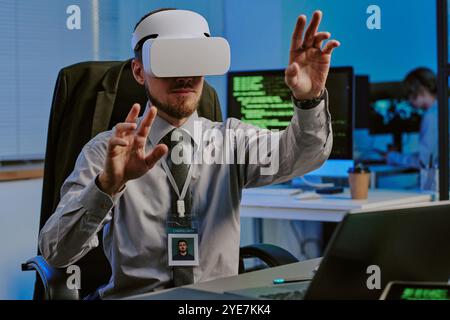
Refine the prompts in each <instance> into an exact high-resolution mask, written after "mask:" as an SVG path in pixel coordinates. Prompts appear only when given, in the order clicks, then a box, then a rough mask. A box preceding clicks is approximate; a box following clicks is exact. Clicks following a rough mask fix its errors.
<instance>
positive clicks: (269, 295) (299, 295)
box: [229, 281, 311, 300]
mask: <svg viewBox="0 0 450 320" xmlns="http://www.w3.org/2000/svg"><path fill="white" fill-rule="evenodd" d="M310 283H311V281H302V282H296V283H286V284H280V285H271V286H265V287H257V288H248V289H241V290H234V291H230V292H229V293H232V294H236V295H240V296H245V297H249V298H252V299H265V300H303V299H304V297H305V294H306V291H307V290H308V287H309V284H310Z"/></svg>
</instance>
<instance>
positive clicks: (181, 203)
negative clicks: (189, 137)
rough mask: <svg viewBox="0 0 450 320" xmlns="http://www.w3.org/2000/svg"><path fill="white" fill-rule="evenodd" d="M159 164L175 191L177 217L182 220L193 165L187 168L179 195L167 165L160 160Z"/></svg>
mask: <svg viewBox="0 0 450 320" xmlns="http://www.w3.org/2000/svg"><path fill="white" fill-rule="evenodd" d="M150 145H151V146H152V147H153V144H152V143H151V142H150ZM195 155H196V154H195V153H194V159H195ZM168 156H169V155H168ZM161 163H162V166H163V169H164V171H165V172H166V175H167V178H169V182H170V184H171V185H172V188H173V190H174V191H175V193H176V194H177V196H178V200H177V213H178V217H179V218H184V214H185V212H186V207H185V204H184V198H185V197H186V192H187V189H188V187H189V185H190V184H191V180H192V171H193V168H194V166H193V164H191V165H190V166H189V171H188V174H187V176H186V180H185V182H184V186H183V189H182V190H181V193H180V190H179V189H178V186H177V184H176V182H175V179H174V177H173V175H172V172H171V171H170V169H169V166H168V165H167V163H166V161H165V160H164V159H161Z"/></svg>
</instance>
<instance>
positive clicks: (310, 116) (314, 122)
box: [295, 99, 331, 130]
mask: <svg viewBox="0 0 450 320" xmlns="http://www.w3.org/2000/svg"><path fill="white" fill-rule="evenodd" d="M295 113H296V115H297V117H298V122H299V124H300V127H301V128H303V129H305V130H311V129H316V128H323V127H324V126H326V125H327V123H329V122H330V121H331V115H330V113H329V111H328V106H327V100H326V99H324V100H322V101H321V102H320V103H319V105H318V106H316V107H314V108H312V109H300V108H297V107H296V108H295Z"/></svg>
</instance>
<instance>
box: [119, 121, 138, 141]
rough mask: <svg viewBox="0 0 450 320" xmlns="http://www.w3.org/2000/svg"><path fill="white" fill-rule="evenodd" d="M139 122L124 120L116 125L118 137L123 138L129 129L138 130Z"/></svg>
mask: <svg viewBox="0 0 450 320" xmlns="http://www.w3.org/2000/svg"><path fill="white" fill-rule="evenodd" d="M136 128H137V124H136V123H134V122H122V123H118V124H117V125H116V126H115V131H116V134H115V135H116V137H120V138H122V137H123V136H124V134H125V133H127V131H131V130H136Z"/></svg>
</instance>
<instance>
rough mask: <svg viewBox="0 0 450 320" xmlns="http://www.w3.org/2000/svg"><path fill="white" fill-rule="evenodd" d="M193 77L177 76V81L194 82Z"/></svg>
mask: <svg viewBox="0 0 450 320" xmlns="http://www.w3.org/2000/svg"><path fill="white" fill-rule="evenodd" d="M192 81H193V79H192V77H180V78H175V82H176V83H177V84H178V85H186V84H187V83H192Z"/></svg>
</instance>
